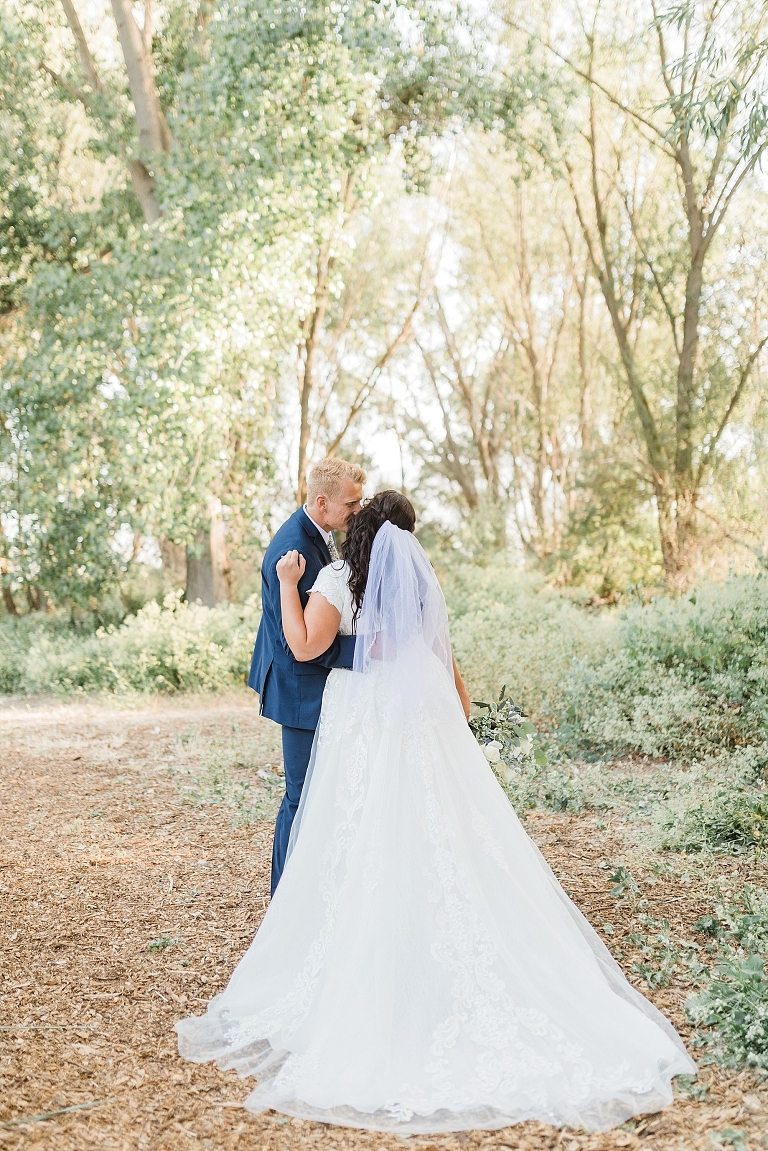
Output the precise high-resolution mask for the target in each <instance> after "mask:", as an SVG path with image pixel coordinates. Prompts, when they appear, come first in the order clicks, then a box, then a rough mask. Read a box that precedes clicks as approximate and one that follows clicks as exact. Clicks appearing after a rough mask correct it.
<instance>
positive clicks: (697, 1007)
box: [686, 885, 768, 1071]
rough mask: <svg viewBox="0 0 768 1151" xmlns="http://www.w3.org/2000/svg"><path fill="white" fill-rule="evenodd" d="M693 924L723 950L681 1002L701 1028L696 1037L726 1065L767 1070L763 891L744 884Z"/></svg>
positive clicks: (767, 903)
mask: <svg viewBox="0 0 768 1151" xmlns="http://www.w3.org/2000/svg"><path fill="white" fill-rule="evenodd" d="M693 929H694V931H696V932H699V933H700V934H702V935H705V936H708V937H710V938H711V939H714V940H716V944H713V946H717V947H719V948H720V949H721V951H724V952H725V954H724V955H723V958H722V960H721V962H719V963H718V964H717V965H716V966H715V967H714V968H713V970H712V972H711V973H710V976H709V981H708V984H707V986H706V987H705V988H704V990H703V991H702V992H701V993H700V994H699V995H696V996H695V997H693V998H691V999H689V1000H688V1002H687V1004H686V1011H687V1013H688V1017H689V1019H690V1020H691V1022H693V1023H695V1024H696V1025H697V1026H698V1027H703V1028H706V1030H705V1031H704V1032H700V1033H699V1034H698V1035H697V1037H696V1040H697V1042H698V1043H699V1044H700V1045H702V1046H705V1047H707V1048H708V1049H709V1056H708V1058H710V1059H714V1060H716V1061H717V1062H719V1063H724V1064H725V1065H726V1066H730V1067H756V1068H759V1069H761V1070H763V1071H768V979H766V974H765V957H766V955H767V954H768V892H766V891H764V890H761V889H760V888H756V887H753V886H751V885H747V886H746V887H744V888H743V889H742V891H741V892H740V893H739V894H738V895H737V896H736V898H735V900H734V902H732V903H725V902H721V903H718V904H716V906H715V908H714V915H704V916H702V917H701V918H700V919H699V920H697V922H696V923H695V924H694V925H693Z"/></svg>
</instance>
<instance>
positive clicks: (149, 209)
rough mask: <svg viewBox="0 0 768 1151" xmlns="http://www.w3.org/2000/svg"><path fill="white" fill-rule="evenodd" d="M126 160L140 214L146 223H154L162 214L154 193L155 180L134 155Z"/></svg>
mask: <svg viewBox="0 0 768 1151" xmlns="http://www.w3.org/2000/svg"><path fill="white" fill-rule="evenodd" d="M126 162H127V164H128V171H129V172H130V174H131V183H132V184H133V190H134V192H135V194H136V199H137V200H138V201H139V205H140V207H141V211H142V215H143V216H144V219H145V221H146V223H147V224H154V223H155V221H156V220H159V219H160V217H161V216H162V214H163V213H162V211H161V209H160V203H159V201H158V199H157V196H156V195H155V181H154V179H153V177H152V176H150V174H149V172H148V170H147V167H146V165H145V164H143V163H142V162H141V160H137V159H136V157H135V156H131V157H130V158H129V159H128V160H127V161H126Z"/></svg>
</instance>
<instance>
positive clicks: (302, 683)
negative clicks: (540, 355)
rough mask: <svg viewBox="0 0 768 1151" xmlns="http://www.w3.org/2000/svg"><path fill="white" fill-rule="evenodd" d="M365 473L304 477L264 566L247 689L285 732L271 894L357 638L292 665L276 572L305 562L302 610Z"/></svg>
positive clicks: (346, 470)
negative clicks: (324, 707) (333, 682)
mask: <svg viewBox="0 0 768 1151" xmlns="http://www.w3.org/2000/svg"><path fill="white" fill-rule="evenodd" d="M364 483H365V472H364V471H363V469H362V468H359V467H357V466H356V465H355V464H349V463H347V462H346V460H337V459H328V460H321V461H320V463H319V464H315V466H314V468H313V469H312V471H311V472H310V473H309V482H308V485H307V502H306V504H305V505H304V507H303V508H298V510H297V511H295V512H294V513H293V515H292V516H291V517H290V519H288V520H286V521H285V523H284V524H283V526H282V527H281V528H280V529H279V530H278V532H277V534H276V535H275V536H274V538H273V540H272V542H271V544H270V545H269V547H268V548H267V550H266V553H265V555H264V559H263V561H262V565H261V605H262V616H261V623H260V624H259V631H258V635H257V636H256V647H255V648H254V651H253V660H252V662H251V674H250V675H249V677H248V686H249V687H252V688H253V690H254V691H255V692H258V694H259V696H260V697H261V706H260V711H261V714H262V715H265V716H266V717H267V718H268V719H273V720H274V721H275V723H279V724H281V725H282V729H283V765H284V767H285V795H284V796H283V802H282V803H281V804H280V810H279V812H278V814H277V823H276V825H275V840H274V844H273V846H272V894H273V895H274V893H275V888H276V887H277V884H278V882H279V880H280V876H281V875H282V873H283V867H284V866H285V855H286V851H287V849H288V839H289V837H290V834H291V824H292V823H293V819H294V816H295V815H296V811H297V809H298V806H299V800H300V799H301V789H302V787H303V786H304V777H305V776H306V774H307V768H308V766H309V757H310V753H311V751H312V741H313V739H314V735H315V728H316V727H317V723H318V720H319V718H320V706H321V704H322V702H323V688H324V687H325V680H326V677H327V676H328V673H329V672H330V670H331V668H334V667H346V668H351V667H352V660H353V656H354V650H355V639H354V636H337V637H336V639H335V640H334V642H333V643H332V644H331V646H330V647H329V648H328V650H327V651H326V652H324V653H323V655H321V656H318V657H317V659H314V660H310V661H308V662H307V663H299V662H298V660H296V659H294V656H293V653H292V652H291V649H290V648H289V647H288V644H287V643H286V642H285V636H284V635H283V625H282V617H281V612H280V581H279V580H278V578H277V574H276V571H275V568H276V566H277V561H278V560H279V559H280V558H281V556H284V555H285V553H286V552H288V551H292V550H294V549H295V550H296V551H298V552H300V553H301V554H302V555H303V556H304V559H305V560H306V561H307V566H306V569H305V571H304V574H303V576H302V577H301V579H300V580H299V596H300V598H301V603H302V607H306V605H307V600H308V599H309V589H310V588H311V587H312V585H313V584H314V582H315V580H316V579H317V576H318V573H319V572H320V569H321V568H324V567H325V566H326V564H329V563H331V561H332V560H335V559H338V558H339V553H338V551H337V549H336V541H335V539H334V537H333V532H334V530H336V531H343V530H344V529H345V528H346V526H347V522H348V520H349V519H350V518H351V517H352V516H354V515H356V514H357V512H359V511H360V504H361V500H362V498H363V484H364Z"/></svg>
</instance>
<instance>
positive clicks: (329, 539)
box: [302, 504, 339, 558]
mask: <svg viewBox="0 0 768 1151" xmlns="http://www.w3.org/2000/svg"><path fill="white" fill-rule="evenodd" d="M302 511H303V512H304V515H305V516H306V517H307V519H308V520H312V523H313V524H314V525H315V527H316V528H317V530H318V531H319V532H320V535H321V536H322V537H323V539H324V540H325V546H326V547H327V548H328V551H329V552H330V553H331V557H332V558H333V554H334V552H335V553H336V555H338V554H339V553H338V549H337V547H336V540H335V538H334V535H333V532H327V531H326V530H325V528H321V527H320V524H319V523H318V522H317V520H315V519H312V516H311V515H310V514H309V508H308V507H307V505H306V504H304V507H303V508H302Z"/></svg>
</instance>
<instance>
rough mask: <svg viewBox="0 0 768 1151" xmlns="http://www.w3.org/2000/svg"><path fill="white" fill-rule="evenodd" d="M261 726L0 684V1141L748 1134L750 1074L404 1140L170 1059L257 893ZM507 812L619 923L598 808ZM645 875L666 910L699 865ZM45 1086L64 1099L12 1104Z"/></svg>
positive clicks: (611, 1140) (674, 994)
mask: <svg viewBox="0 0 768 1151" xmlns="http://www.w3.org/2000/svg"><path fill="white" fill-rule="evenodd" d="M277 735H278V729H277V728H275V727H274V725H273V724H271V723H269V722H268V721H267V720H262V719H261V718H260V717H259V716H258V714H257V712H256V708H255V706H254V702H253V699H252V698H251V697H248V696H246V695H236V696H231V697H228V698H211V699H209V698H200V699H186V700H183V701H174V702H170V703H169V702H167V701H163V702H157V703H152V704H147V705H143V706H142V707H140V708H137V709H134V710H118V709H116V708H109V707H107V706H102V705H99V704H88V703H77V704H56V703H51V702H49V701H45V700H41V701H27V702H23V701H21V702H20V701H16V702H14V701H10V702H4V703H1V704H0V802H1V803H2V809H1V810H2V827H3V835H2V841H1V842H0V940H1V941H2V942H1V946H2V965H1V966H0V993H1V1003H2V1007H1V1010H0V1026H1V1027H2V1030H0V1147H2V1148H6V1147H7V1148H27V1147H29V1148H31V1147H36V1148H46V1149H48V1148H50V1149H52V1151H54V1149H55V1151H75V1149H76V1151H81V1149H83V1151H85V1149H90V1148H103V1149H104V1151H111V1149H114V1151H123V1149H125V1151H128V1149H134V1148H136V1149H139V1151H144V1149H152V1151H155V1149H173V1151H177V1149H179V1148H182V1149H184V1148H189V1149H190V1151H194V1149H195V1148H201V1149H202V1148H206V1149H209V1148H210V1149H212V1151H213V1149H219V1148H221V1149H229V1148H238V1149H241V1151H249V1149H254V1151H255V1149H258V1151H273V1149H274V1151H278V1149H279V1151H287V1149H289V1148H297V1147H318V1148H328V1149H330V1148H334V1149H336V1148H339V1149H340V1148H349V1147H353V1148H361V1149H362V1148H366V1149H369V1148H370V1149H373V1148H376V1149H382V1151H383V1149H393V1151H394V1149H395V1148H402V1147H403V1146H404V1145H405V1146H410V1147H418V1148H422V1149H427V1148H430V1147H433V1148H446V1149H447V1148H459V1147H464V1148H466V1147H483V1148H491V1147H493V1148H509V1149H517V1148H520V1149H525V1151H534V1149H537V1151H539V1149H541V1151H544V1149H550V1148H565V1149H566V1151H577V1149H579V1151H613V1148H619V1147H621V1148H625V1147H626V1148H644V1149H645V1151H651V1149H655V1151H667V1149H672V1148H681V1149H685V1151H689V1149H693V1148H697V1149H702V1151H714V1149H715V1148H717V1147H729V1146H730V1147H734V1148H736V1151H751V1149H752V1148H758V1147H760V1148H764V1147H765V1146H766V1142H765V1137H766V1134H768V1089H766V1088H764V1087H761V1086H760V1085H759V1084H757V1083H756V1082H755V1081H754V1080H753V1079H752V1078H751V1077H749V1076H747V1075H737V1074H736V1073H733V1072H724V1071H720V1070H716V1069H711V1068H709V1069H705V1070H704V1071H703V1073H702V1077H701V1082H702V1083H703V1086H702V1087H701V1088H699V1089H698V1094H699V1095H704V1098H689V1099H680V1100H679V1101H678V1102H676V1103H675V1105H674V1106H673V1107H672V1108H671V1109H670V1110H669V1111H667V1112H665V1113H663V1114H661V1115H658V1116H653V1117H649V1118H646V1119H641V1120H639V1121H637V1122H636V1123H632V1124H628V1125H626V1127H625V1128H623V1129H621V1130H620V1131H614V1132H611V1133H609V1134H607V1135H600V1136H587V1135H575V1134H573V1133H571V1132H558V1131H555V1130H553V1129H552V1128H550V1127H546V1126H544V1125H541V1124H524V1125H521V1126H518V1127H512V1128H508V1129H506V1130H504V1131H501V1132H493V1133H482V1132H467V1133H461V1134H457V1135H450V1136H445V1137H423V1136H420V1137H413V1138H411V1139H409V1140H407V1141H405V1143H404V1141H403V1140H402V1139H399V1138H397V1137H389V1136H382V1135H378V1134H367V1133H364V1132H357V1131H349V1130H344V1129H340V1128H331V1127H326V1126H325V1125H323V1124H318V1123H310V1122H302V1121H300V1120H295V1119H293V1120H287V1119H285V1118H284V1117H282V1116H279V1115H277V1114H275V1113H273V1112H269V1113H267V1114H265V1115H261V1116H252V1115H250V1114H248V1113H246V1112H244V1111H243V1110H242V1109H240V1108H239V1107H238V1106H237V1103H238V1101H239V1100H242V1099H243V1098H244V1097H245V1095H246V1094H247V1093H248V1087H247V1084H246V1083H244V1082H243V1081H242V1080H239V1079H238V1078H237V1077H236V1076H235V1075H234V1074H233V1073H229V1074H222V1073H220V1072H219V1071H217V1070H216V1069H215V1068H212V1067H208V1066H205V1067H197V1066H192V1065H190V1064H187V1063H183V1062H182V1061H181V1060H180V1059H179V1058H178V1056H177V1055H176V1048H175V1042H174V1038H175V1036H174V1032H173V1022H174V1020H175V1019H177V1018H179V1017H180V1016H182V1015H186V1014H190V1013H200V1012H202V1011H203V1009H204V1005H205V1003H206V1002H207V1000H208V999H209V998H210V997H211V996H212V995H213V994H215V993H216V992H218V991H220V990H221V989H222V988H223V987H224V986H225V984H226V982H227V979H228V977H229V974H230V972H231V971H232V968H233V967H234V965H235V963H236V962H237V960H238V959H239V957H240V956H241V955H242V953H243V951H244V950H245V948H246V947H247V945H248V943H249V942H250V940H251V938H252V936H253V933H254V932H255V930H256V928H257V927H258V924H259V922H260V920H261V917H262V915H263V913H264V909H265V907H266V904H267V898H268V888H269V879H268V875H269V854H270V846H271V831H272V828H271V824H270V822H269V821H268V820H267V819H263V820H260V821H255V822H249V823H244V822H243V819H244V818H245V817H248V815H249V812H250V814H251V815H252V814H253V812H254V811H255V812H256V813H257V814H258V813H259V812H260V811H262V810H263V811H264V812H266V811H268V809H269V807H270V804H271V805H272V806H273V805H274V795H275V793H276V787H277V786H279V780H278V779H277V778H276V774H275V768H276V767H279V762H280V755H279V741H278V739H277ZM257 771H259V772H260V773H261V774H260V775H257V774H256V772H257ZM248 784H250V787H248V786H246V785H248ZM260 804H261V805H263V807H260V806H259V805H260ZM233 822H234V823H235V824H238V823H239V824H240V825H239V826H232V823H233ZM529 827H530V830H531V833H532V834H533V835H534V837H535V838H536V840H537V841H538V843H539V844H540V845H541V847H542V850H543V851H544V854H545V855H546V856H547V858H548V860H549V861H550V863H551V865H552V866H553V868H554V869H555V871H556V872H557V874H558V876H559V877H560V878H561V881H562V882H563V884H564V886H565V887H566V889H567V890H568V891H569V893H570V894H571V895H572V897H573V898H574V899H575V901H576V902H577V904H579V906H581V907H582V909H583V910H584V911H585V912H586V913H587V914H588V915H589V916H590V918H591V920H592V922H593V923H594V924H595V926H596V927H598V929H599V930H603V931H604V932H606V938H607V939H610V941H611V942H613V943H614V945H615V943H616V941H617V940H621V939H623V938H624V936H625V935H626V934H627V933H628V932H629V930H630V928H631V926H632V924H633V922H634V919H635V917H636V915H637V913H638V906H637V905H638V899H637V896H635V897H634V902H633V901H632V900H624V899H616V898H615V897H611V896H610V894H609V887H610V884H608V883H607V881H606V872H605V870H600V868H599V864H600V863H601V862H604V861H605V860H613V861H616V860H617V859H619V858H620V857H622V856H625V857H626V856H627V852H628V851H629V853H630V855H631V849H629V848H628V847H627V843H626V841H625V839H624V833H625V829H624V828H623V827H622V826H621V825H620V823H619V822H618V821H617V820H616V819H614V820H613V821H611V820H610V819H608V818H607V817H604V818H602V819H598V818H597V817H596V816H588V817H583V818H580V819H577V818H574V817H571V816H556V815H536V816H535V818H533V819H531V820H530V822H529ZM633 866H634V865H633ZM638 869H639V870H638ZM636 871H637V874H638V875H640V876H641V878H642V876H643V875H644V874H645V873H643V864H642V861H641V862H640V863H638V865H637V868H636ZM633 874H635V872H634V871H633ZM646 878H647V886H646V885H644V886H643V896H642V900H641V903H642V906H643V907H644V908H645V911H646V913H655V912H656V911H658V912H659V914H661V912H662V911H663V914H664V915H665V916H666V917H667V918H669V919H670V922H671V923H672V925H673V927H675V928H679V930H681V931H686V930H689V929H690V925H691V923H692V922H693V921H694V920H695V919H696V917H697V916H698V915H700V914H702V911H704V910H708V908H709V906H710V903H709V902H708V895H707V891H708V889H707V888H706V884H705V880H706V877H704V876H700V875H698V874H694V875H693V876H683V877H682V879H681V877H680V875H679V874H673V873H669V874H662V875H660V876H655V875H651V873H650V872H648V873H647V875H646ZM606 924H607V927H606ZM629 959H630V953H629V951H626V952H625V953H623V954H622V962H625V966H627V969H628V964H629ZM644 990H646V991H647V988H644ZM685 994H686V990H685V987H684V986H682V985H678V986H675V985H674V984H673V985H672V986H671V987H667V988H664V989H662V990H661V991H658V992H656V993H655V994H654V995H653V998H654V999H655V1001H656V1002H657V1003H658V1005H659V1006H660V1007H662V1008H663V1009H664V1010H665V1011H666V1012H667V1014H668V1015H669V1016H670V1017H671V1018H672V1019H673V1020H674V1022H675V1023H676V1024H677V1025H678V1026H679V1027H680V1028H681V1030H682V1031H683V1032H685V1022H684V1019H683V1015H682V1003H683V1000H684V997H685ZM64 1108H78V1109H77V1110H71V1111H69V1112H67V1113H65V1114H63V1115H59V1116H56V1117H54V1118H51V1119H49V1120H47V1121H40V1122H34V1123H25V1124H17V1123H15V1120H17V1119H19V1118H21V1119H28V1118H30V1117H34V1116H37V1115H40V1114H45V1113H48V1112H51V1111H57V1110H60V1109H64Z"/></svg>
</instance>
